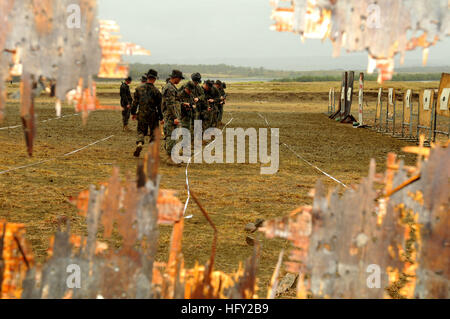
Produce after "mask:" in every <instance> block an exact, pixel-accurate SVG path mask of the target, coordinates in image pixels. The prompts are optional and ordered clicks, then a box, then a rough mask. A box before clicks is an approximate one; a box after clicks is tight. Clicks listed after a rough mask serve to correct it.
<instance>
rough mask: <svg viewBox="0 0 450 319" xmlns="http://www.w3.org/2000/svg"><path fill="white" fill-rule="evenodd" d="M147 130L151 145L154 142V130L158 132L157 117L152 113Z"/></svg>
mask: <svg viewBox="0 0 450 319" xmlns="http://www.w3.org/2000/svg"><path fill="white" fill-rule="evenodd" d="M148 128H149V136H150V143H152V142H153V141H154V140H155V130H159V123H158V117H157V115H156V113H153V114H152V115H151V117H150V123H149V127H148Z"/></svg>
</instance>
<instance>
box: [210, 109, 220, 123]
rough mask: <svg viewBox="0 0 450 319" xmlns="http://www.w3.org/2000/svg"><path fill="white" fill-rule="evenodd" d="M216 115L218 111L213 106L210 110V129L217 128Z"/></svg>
mask: <svg viewBox="0 0 450 319" xmlns="http://www.w3.org/2000/svg"><path fill="white" fill-rule="evenodd" d="M218 113H219V109H218V108H217V106H214V108H213V110H212V121H211V127H217V119H218Z"/></svg>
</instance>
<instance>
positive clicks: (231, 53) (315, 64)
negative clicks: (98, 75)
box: [99, 0, 450, 70]
mask: <svg viewBox="0 0 450 319" xmlns="http://www.w3.org/2000/svg"><path fill="white" fill-rule="evenodd" d="M270 14H271V7H270V5H269V0H160V1H156V0H99V16H100V18H101V19H112V20H115V21H117V22H118V23H119V25H120V27H121V34H122V36H123V41H129V42H134V43H137V44H140V45H142V46H143V47H145V48H146V49H149V50H150V51H151V52H152V55H151V56H150V57H138V58H132V59H131V60H130V59H127V60H128V61H138V62H143V63H180V64H201V63H202V64H217V63H226V64H232V65H242V66H252V67H260V66H262V67H265V68H269V69H291V70H314V69H316V70H317V69H320V70H321V69H338V68H360V69H365V68H366V65H367V54H366V53H365V52H363V53H351V54H348V53H345V52H343V54H342V56H341V57H340V58H338V59H332V58H331V53H332V47H331V43H330V41H329V40H327V41H326V42H325V43H322V42H321V41H319V40H306V41H305V43H302V42H301V40H300V37H299V36H298V35H296V34H293V33H279V32H274V31H271V30H269V27H270V25H271V24H272V20H271V19H270ZM449 53H450V39H449V38H447V39H446V40H445V41H444V42H441V43H439V44H438V45H437V46H435V47H433V48H431V50H430V58H429V63H428V65H429V66H442V65H445V66H449V65H450V62H449V59H448V57H449V55H450V54H449ZM420 63H421V50H417V51H416V52H412V53H407V57H406V61H405V66H418V65H420Z"/></svg>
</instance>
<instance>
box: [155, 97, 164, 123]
mask: <svg viewBox="0 0 450 319" xmlns="http://www.w3.org/2000/svg"><path fill="white" fill-rule="evenodd" d="M155 102H156V109H157V111H158V118H159V120H160V121H162V120H163V114H162V111H161V104H162V94H161V92H159V91H158V90H156V97H155Z"/></svg>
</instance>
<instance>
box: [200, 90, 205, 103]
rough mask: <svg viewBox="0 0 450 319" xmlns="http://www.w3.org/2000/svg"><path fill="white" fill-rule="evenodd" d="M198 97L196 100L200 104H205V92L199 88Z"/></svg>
mask: <svg viewBox="0 0 450 319" xmlns="http://www.w3.org/2000/svg"><path fill="white" fill-rule="evenodd" d="M199 93H200V95H199V97H198V100H199V101H200V102H202V103H206V95H205V90H203V88H202V87H200V91H199Z"/></svg>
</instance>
